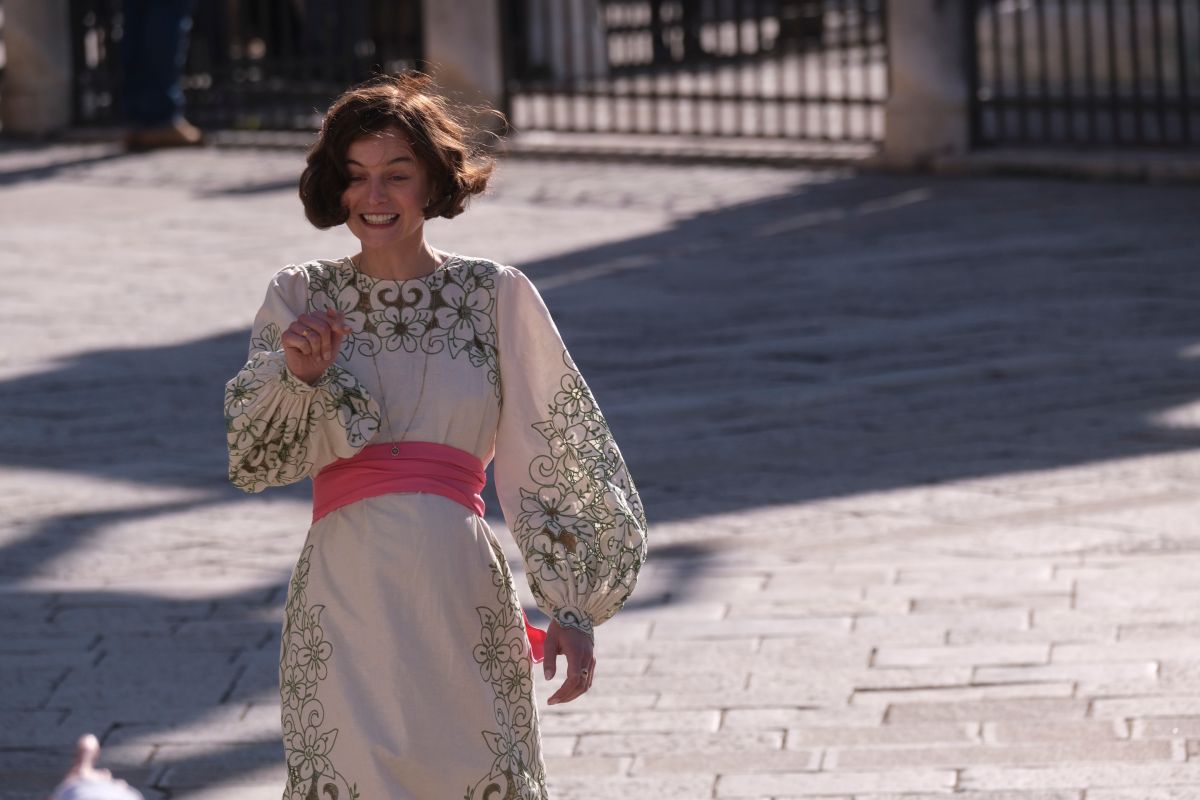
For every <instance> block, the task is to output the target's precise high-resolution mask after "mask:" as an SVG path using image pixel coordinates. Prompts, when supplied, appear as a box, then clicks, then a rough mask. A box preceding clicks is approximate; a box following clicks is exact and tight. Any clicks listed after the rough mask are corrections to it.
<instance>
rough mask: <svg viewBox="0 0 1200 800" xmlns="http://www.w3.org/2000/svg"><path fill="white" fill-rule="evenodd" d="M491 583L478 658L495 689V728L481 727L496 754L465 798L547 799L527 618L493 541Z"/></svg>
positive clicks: (481, 673) (501, 553)
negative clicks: (493, 596)
mask: <svg viewBox="0 0 1200 800" xmlns="http://www.w3.org/2000/svg"><path fill="white" fill-rule="evenodd" d="M492 554H493V556H494V558H493V563H492V564H491V570H492V586H493V587H494V588H495V589H496V601H497V606H496V607H495V608H488V607H486V606H480V607H479V608H477V609H475V611H476V613H477V614H478V615H479V623H480V632H479V642H478V644H476V645H475V650H474V656H475V663H476V664H478V665H479V677H480V678H482V679H483V680H484V681H486V682H487V683H489V684H491V686H492V691H493V692H494V693H495V700H494V702H493V704H492V710H493V711H494V713H495V715H496V726H497V728H496V730H492V731H483V732H482V735H483V741H484V743H485V744H486V745H487V748H488V750H489V751H491V753H492V755H493V757H494V759H493V761H492V766H491V770H490V771H489V772H488V775H487V777H485V778H483V779H482V780H480V781H479V782H478V783H476V784H475V785H474V786H469V787H467V792H466V794H465V795H463V800H546V798H547V794H546V773H545V768H544V767H543V765H542V756H541V745H540V742H539V740H538V734H537V709H536V708H535V707H534V704H533V678H532V676H531V675H530V669H531V661H530V657H529V655H528V654H527V652H526V647H527V645H526V638H525V621H524V617H523V616H522V614H521V607H520V605H519V604H518V603H517V594H516V590H515V588H514V587H513V581H512V573H511V572H510V571H509V569H508V562H507V561H506V560H505V557H504V551H503V550H502V549H501V548H500V546H499V545H498V544H496V543H493V544H492Z"/></svg>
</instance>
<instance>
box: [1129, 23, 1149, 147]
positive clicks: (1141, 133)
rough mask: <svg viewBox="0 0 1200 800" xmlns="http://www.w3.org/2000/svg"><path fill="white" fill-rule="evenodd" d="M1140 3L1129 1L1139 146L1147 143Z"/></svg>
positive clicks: (1130, 50) (1134, 116)
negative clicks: (1139, 48) (1140, 44)
mask: <svg viewBox="0 0 1200 800" xmlns="http://www.w3.org/2000/svg"><path fill="white" fill-rule="evenodd" d="M1140 38H1141V37H1140V35H1139V32H1138V3H1137V0H1129V63H1130V67H1131V68H1132V70H1133V77H1132V79H1133V123H1134V137H1135V139H1136V141H1137V143H1138V144H1145V143H1146V135H1145V121H1144V120H1143V119H1142V117H1143V113H1144V108H1145V107H1144V104H1143V101H1142V59H1141V57H1140V54H1139V53H1138V41H1139V39H1140Z"/></svg>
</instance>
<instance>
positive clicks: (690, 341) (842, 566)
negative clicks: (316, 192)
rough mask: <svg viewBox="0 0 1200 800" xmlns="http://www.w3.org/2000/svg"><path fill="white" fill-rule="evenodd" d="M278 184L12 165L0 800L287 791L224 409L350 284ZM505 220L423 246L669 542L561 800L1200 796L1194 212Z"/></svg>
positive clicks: (274, 543) (886, 185) (0, 391)
mask: <svg viewBox="0 0 1200 800" xmlns="http://www.w3.org/2000/svg"><path fill="white" fill-rule="evenodd" d="M300 163H301V154H300V153H299V152H298V151H288V150H279V151H261V150H260V151H254V150H205V151H201V152H194V153H157V154H147V155H140V156H136V157H129V156H123V155H121V154H119V153H116V152H114V151H113V150H111V149H110V148H108V147H106V146H104V145H59V146H53V147H47V148H33V149H31V148H27V147H17V146H14V145H11V144H10V145H7V146H0V221H2V222H0V254H2V255H0V275H2V276H3V281H4V285H5V291H4V292H3V293H0V320H2V322H0V325H2V326H3V328H2V330H3V341H4V343H5V344H4V347H3V348H2V349H0V430H2V435H0V503H2V508H3V513H2V514H0V604H2V606H0V608H2V609H3V611H2V613H0V687H2V688H0V721H2V722H3V724H0V796H2V797H4V798H38V797H41V796H42V794H43V792H44V790H45V789H47V788H48V787H49V786H50V785H51V784H52V783H53V782H54V780H55V776H57V775H58V774H59V773H60V772H61V771H62V770H63V769H64V767H65V765H66V764H67V762H68V760H69V752H70V750H71V747H72V743H73V742H74V740H75V738H76V737H78V736H79V735H80V734H81V733H82V732H84V731H89V730H90V731H94V732H96V733H97V734H99V735H100V736H101V737H102V740H103V742H104V756H105V761H106V763H107V765H109V766H111V767H113V768H114V770H116V771H117V772H118V773H119V774H121V775H123V776H125V777H127V778H128V779H129V780H131V781H132V782H134V783H136V784H137V785H139V786H140V787H142V788H143V790H144V791H145V792H146V794H147V797H149V798H188V799H189V800H200V799H201V798H246V799H247V800H258V798H277V797H278V796H279V789H280V787H281V785H282V775H283V767H282V749H281V746H280V744H279V741H278V735H279V731H278V726H279V722H278V714H277V702H278V701H277V694H276V688H275V663H276V659H277V637H278V628H279V622H280V619H281V612H282V604H283V598H284V589H285V582H286V580H287V576H288V573H289V570H290V568H291V565H292V563H293V560H294V558H295V556H296V553H297V550H298V547H299V545H300V542H301V541H302V537H303V534H304V529H305V521H306V501H305V496H304V490H303V487H299V488H292V489H288V490H279V491H274V492H268V493H266V494H265V495H260V496H255V497H245V496H242V495H240V494H239V493H238V492H236V491H235V490H233V489H232V488H231V487H229V486H228V485H227V484H226V483H225V480H224V449H223V435H222V420H221V415H220V405H221V389H222V384H223V381H224V380H225V379H226V378H227V377H228V376H229V375H231V374H232V373H233V372H234V371H235V370H236V369H237V368H238V367H239V366H240V364H241V361H242V359H243V357H244V348H245V343H244V340H245V336H246V332H247V328H248V325H249V321H250V319H251V316H252V315H253V312H254V310H255V309H256V308H257V305H258V303H259V301H260V299H261V297H262V294H263V291H264V289H265V285H266V281H267V279H268V277H269V276H270V275H271V273H272V272H274V271H275V270H276V269H277V268H278V267H279V266H281V265H283V264H285V263H289V262H295V261H300V260H304V259H307V258H310V257H315V256H319V255H325V256H335V255H341V254H345V253H348V252H351V247H352V244H353V242H352V239H351V238H350V237H349V235H348V234H347V233H345V232H344V231H335V232H328V233H322V232H318V231H315V230H312V229H311V228H309V227H307V225H306V223H305V222H304V220H303V218H302V215H301V214H300V209H299V204H298V201H297V200H296V199H295V198H294V192H293V190H292V185H293V182H294V179H295V176H296V174H297V173H298V171H299V166H300ZM495 187H496V188H495V191H494V192H493V193H492V195H491V196H489V197H487V198H485V199H483V200H482V201H480V202H479V203H477V205H476V206H475V207H474V208H473V209H471V210H470V211H469V212H468V213H467V214H465V215H464V216H462V217H461V218H459V219H457V220H454V221H452V222H445V221H439V222H438V223H436V224H434V225H433V226H432V235H431V238H432V240H433V241H434V242H435V243H436V244H437V245H439V246H441V247H444V248H448V249H452V250H455V251H458V252H462V253H470V254H482V255H488V256H491V257H494V258H497V259H498V260H502V261H505V262H509V263H514V264H517V265H519V266H521V267H523V268H524V269H525V270H526V271H527V272H528V273H529V274H530V275H531V276H532V277H533V278H534V279H535V281H536V282H537V283H538V284H539V285H540V286H541V287H542V289H543V292H544V294H545V296H546V298H547V301H548V303H549V305H550V306H551V308H552V309H553V311H554V312H555V314H556V317H557V318H558V320H559V322H560V326H561V328H562V329H563V332H564V335H565V337H566V339H567V341H568V344H569V345H570V346H571V348H572V351H573V353H574V355H575V357H576V360H577V361H578V362H579V363H580V365H581V367H582V368H583V370H584V373H585V374H586V375H588V376H589V379H590V380H591V382H592V384H593V387H594V388H595V390H596V393H597V395H598V396H599V398H600V400H601V403H602V405H603V406H604V408H605V410H606V412H607V414H608V416H609V421H610V422H611V424H612V426H613V429H614V431H615V433H616V435H617V438H618V441H620V442H621V444H622V447H623V449H624V451H625V454H626V456H627V458H628V460H629V463H630V465H631V469H632V470H633V473H634V475H635V477H637V478H638V480H639V484H640V486H641V488H642V490H643V493H644V496H645V500H646V505H647V509H648V511H649V514H650V516H651V520H652V523H653V530H652V538H651V561H650V562H649V564H648V565H647V567H646V569H645V572H644V573H643V578H642V581H641V583H640V585H639V587H638V590H637V592H636V594H635V595H634V599H633V601H631V603H630V604H629V606H627V608H626V609H625V610H624V611H623V612H622V613H621V614H619V615H618V616H617V617H616V618H615V619H614V620H613V621H612V622H610V623H608V624H606V625H605V626H603V627H602V628H600V629H599V631H598V635H597V638H598V651H599V668H598V674H597V679H596V684H595V686H594V688H593V690H592V692H591V693H590V694H589V695H587V696H585V697H584V698H581V699H580V700H579V701H577V702H575V703H572V704H569V705H565V706H557V707H555V708H553V709H549V708H547V707H545V706H544V704H543V706H542V713H543V719H544V732H545V747H546V752H547V765H548V768H549V770H550V773H551V785H552V788H553V797H554V798H555V800H584V799H585V798H587V799H594V800H599V798H610V797H616V796H619V797H624V798H629V800H638V799H640V798H684V799H685V800H696V799H697V798H714V797H715V798H721V799H722V800H724V799H725V798H741V799H745V800H766V799H767V798H775V799H776V800H784V799H785V798H810V797H824V798H838V799H839V800H850V799H851V798H853V800H898V798H908V800H918V799H923V800H933V799H934V798H945V797H951V796H952V797H956V798H965V799H969V800H1035V799H1036V800H1183V799H1184V798H1193V797H1200V762H1197V761H1195V760H1193V759H1196V758H1198V756H1197V754H1198V753H1200V582H1198V581H1197V579H1196V575H1197V574H1200V555H1198V548H1200V523H1198V522H1197V520H1198V519H1200V500H1198V499H1197V492H1196V490H1195V489H1196V486H1197V481H1198V480H1200V454H1198V453H1197V450H1196V448H1197V447H1200V314H1197V312H1196V308H1197V306H1198V304H1200V236H1198V234H1197V222H1196V220H1197V217H1196V209H1197V208H1200V189H1198V188H1196V187H1186V186H1174V187H1156V186H1150V185H1134V184H1098V183H1066V182H1053V181H1035V180H1024V179H1020V180H1018V179H1003V180H1001V179H990V180H989V179H958V180H955V179H945V178H938V179H934V178H928V177H921V176H908V177H905V176H879V175H868V176H856V175H853V174H850V173H847V172H840V171H837V170H824V171H804V170H798V169H797V170H769V169H762V168H750V167H696V166H689V167H672V166H667V165H647V164H638V165H622V164H615V163H602V162H593V163H586V162H582V163H569V162H565V161H548V160H547V161H537V160H516V161H509V162H506V163H504V164H503V165H502V168H501V171H500V173H499V175H498V177H497V179H496V184H495ZM492 508H495V504H492ZM515 566H516V567H517V568H519V563H518V564H515ZM525 597H526V599H528V594H527V592H526V595H525ZM528 605H530V604H529V603H527V606H528ZM549 690H550V689H549V687H548V686H547V685H546V684H545V682H544V681H541V679H540V678H539V680H538V686H537V691H538V694H539V697H541V698H543V699H544V698H545V697H546V696H547V695H548V693H549Z"/></svg>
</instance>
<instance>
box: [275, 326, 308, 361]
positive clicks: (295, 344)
mask: <svg viewBox="0 0 1200 800" xmlns="http://www.w3.org/2000/svg"><path fill="white" fill-rule="evenodd" d="M280 341H282V342H283V346H284V347H290V348H291V349H292V350H296V351H297V352H299V353H300V354H301V355H305V356H311V355H312V354H313V350H312V344H311V337H308V336H304V335H303V334H300V333H295V332H293V331H292V330H290V329H289V330H288V331H286V332H285V333H284V334H283V336H281V337H280Z"/></svg>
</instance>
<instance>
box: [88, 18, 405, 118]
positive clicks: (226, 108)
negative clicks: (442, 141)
mask: <svg viewBox="0 0 1200 800" xmlns="http://www.w3.org/2000/svg"><path fill="white" fill-rule="evenodd" d="M121 5H122V4H121V2H120V0H72V1H71V22H72V26H73V30H72V41H73V42H74V47H75V53H74V56H75V58H74V63H75V121H76V124H83V125H87V124H114V123H118V122H120V119H121V53H120V49H121V47H122V44H123V43H122V31H123V20H122V11H121ZM420 6H421V4H420V3H419V2H416V0H413V1H412V2H400V1H399V0H200V2H197V3H196V4H195V13H194V15H193V19H192V32H191V43H190V47H189V50H188V60H187V67H186V69H185V71H184V80H183V84H184V94H185V96H186V98H187V115H188V117H189V119H191V120H192V121H194V122H196V123H197V124H199V125H201V126H202V127H209V128H233V129H273V130H293V129H298V130H304V129H311V128H313V127H315V126H316V125H317V124H319V122H320V118H321V113H320V112H321V111H322V110H323V109H324V108H325V106H327V105H328V103H329V101H330V100H331V99H332V98H333V97H334V96H336V95H337V94H338V93H339V92H341V91H342V90H343V89H345V88H346V87H347V86H349V85H350V84H352V83H355V82H358V81H361V80H364V79H366V78H368V77H370V75H371V74H372V73H373V72H375V71H377V70H385V71H398V70H401V69H405V68H408V67H415V66H419V65H420V58H421V19H420Z"/></svg>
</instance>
